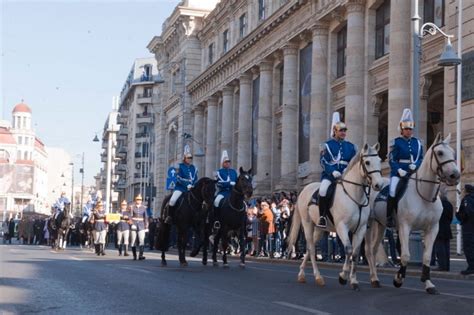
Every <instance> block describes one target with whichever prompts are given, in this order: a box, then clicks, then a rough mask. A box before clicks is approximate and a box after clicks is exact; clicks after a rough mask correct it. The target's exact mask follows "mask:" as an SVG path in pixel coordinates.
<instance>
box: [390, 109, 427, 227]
mask: <svg viewBox="0 0 474 315" xmlns="http://www.w3.org/2000/svg"><path fill="white" fill-rule="evenodd" d="M414 127H415V122H414V121H413V118H412V114H411V110H410V109H408V108H405V109H404V110H403V114H402V117H401V119H400V125H399V128H398V130H399V131H400V134H401V137H397V138H395V139H393V140H392V142H391V144H390V154H389V163H390V170H391V171H390V192H389V196H388V199H387V227H389V228H393V227H395V220H394V216H393V210H394V209H395V207H396V206H397V204H396V203H397V202H396V200H395V194H396V191H397V185H398V182H399V181H400V178H405V177H407V176H410V175H411V174H412V173H414V172H416V170H417V169H418V168H419V167H420V165H421V162H422V161H423V146H422V145H421V141H420V140H418V139H417V138H415V137H413V128H414Z"/></svg>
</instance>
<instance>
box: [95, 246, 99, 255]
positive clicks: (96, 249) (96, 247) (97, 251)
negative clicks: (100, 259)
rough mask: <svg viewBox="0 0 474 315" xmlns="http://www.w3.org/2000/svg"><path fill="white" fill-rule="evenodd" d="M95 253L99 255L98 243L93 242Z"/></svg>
mask: <svg viewBox="0 0 474 315" xmlns="http://www.w3.org/2000/svg"><path fill="white" fill-rule="evenodd" d="M95 253H96V254H97V256H100V244H95Z"/></svg>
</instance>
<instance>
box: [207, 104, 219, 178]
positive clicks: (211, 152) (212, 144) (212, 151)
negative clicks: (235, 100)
mask: <svg viewBox="0 0 474 315" xmlns="http://www.w3.org/2000/svg"><path fill="white" fill-rule="evenodd" d="M216 125H217V99H216V97H214V96H211V97H210V98H209V99H208V100H207V127H206V132H207V133H206V174H205V176H207V177H211V178H214V172H215V170H216V154H217V152H216V145H217V143H216V138H217V134H216Z"/></svg>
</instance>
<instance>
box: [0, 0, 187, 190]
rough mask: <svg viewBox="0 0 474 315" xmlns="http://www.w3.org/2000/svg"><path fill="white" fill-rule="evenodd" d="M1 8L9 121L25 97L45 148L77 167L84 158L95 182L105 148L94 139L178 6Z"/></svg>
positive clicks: (107, 0)
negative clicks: (68, 158) (56, 150)
mask: <svg viewBox="0 0 474 315" xmlns="http://www.w3.org/2000/svg"><path fill="white" fill-rule="evenodd" d="M0 2H1V7H0V10H1V18H0V20H1V41H0V48H1V64H0V69H1V79H0V86H1V92H0V93H1V94H0V100H1V104H0V106H1V108H0V109H1V110H0V114H1V115H2V119H6V120H9V121H11V111H12V109H13V107H14V106H15V105H16V104H17V103H19V102H20V101H21V100H22V99H24V101H25V103H27V104H28V105H29V106H30V107H31V109H32V111H33V123H34V128H35V130H36V133H37V136H39V138H40V139H41V140H42V141H43V142H44V143H45V145H46V146H54V147H62V148H64V149H65V150H66V151H68V152H69V154H70V155H71V156H72V157H73V159H74V163H75V164H76V165H79V164H80V158H79V157H76V155H80V154H81V153H82V152H85V176H86V177H85V179H86V180H85V182H86V184H92V183H93V176H94V175H95V174H96V173H97V172H98V171H99V169H100V167H101V163H100V156H99V154H100V152H101V149H100V146H101V145H100V144H99V143H97V142H92V139H93V137H94V135H95V133H96V132H98V133H99V137H100V132H102V129H103V126H104V123H105V119H106V118H107V114H108V112H109V111H110V110H111V108H112V97H113V96H114V95H119V93H120V91H121V89H122V85H123V84H124V82H125V79H126V78H127V75H128V72H129V71H130V69H131V66H132V63H133V61H134V59H135V58H139V57H147V56H151V54H150V53H149V52H148V50H147V49H146V46H147V44H148V43H149V42H150V40H151V39H152V38H153V36H154V35H159V34H160V33H161V26H162V23H163V22H164V21H165V19H166V18H167V17H168V16H169V15H170V14H171V13H172V11H173V9H174V7H175V6H176V5H177V4H178V3H179V1H177V0H154V1H151V0H146V1H143V0H142V1H132V0H130V1H121V0H116V1H111V0H95V1H90V0H82V1H77V0H63V1H57V0H53V1H51V0H50V1H40V0H37V1H36V0H35V1H33V0H30V1H21V0H0ZM76 170H78V167H77V168H76ZM78 180H79V173H78V172H76V181H78Z"/></svg>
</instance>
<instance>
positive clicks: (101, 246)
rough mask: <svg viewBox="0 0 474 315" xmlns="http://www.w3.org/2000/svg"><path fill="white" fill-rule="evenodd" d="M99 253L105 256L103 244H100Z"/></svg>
mask: <svg viewBox="0 0 474 315" xmlns="http://www.w3.org/2000/svg"><path fill="white" fill-rule="evenodd" d="M100 254H101V255H102V256H105V244H100Z"/></svg>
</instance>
